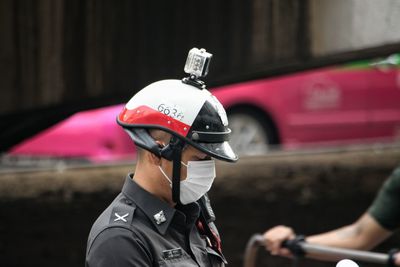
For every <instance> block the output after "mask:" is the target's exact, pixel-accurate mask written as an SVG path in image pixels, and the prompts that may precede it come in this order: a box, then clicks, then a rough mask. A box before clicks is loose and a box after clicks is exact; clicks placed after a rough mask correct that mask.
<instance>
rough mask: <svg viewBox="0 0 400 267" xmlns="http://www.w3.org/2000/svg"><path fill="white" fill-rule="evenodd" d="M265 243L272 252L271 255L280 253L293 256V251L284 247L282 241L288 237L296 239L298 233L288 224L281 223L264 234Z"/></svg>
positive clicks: (280, 254)
mask: <svg viewBox="0 0 400 267" xmlns="http://www.w3.org/2000/svg"><path fill="white" fill-rule="evenodd" d="M263 237H264V240H265V241H264V245H265V248H266V249H267V250H268V251H269V252H270V253H271V255H279V256H285V257H291V256H292V253H291V252H290V251H289V250H288V249H286V248H282V247H281V246H282V242H283V241H285V240H288V239H294V238H295V237H296V234H295V233H294V231H293V229H292V228H290V227H287V226H283V225H279V226H275V227H273V228H271V229H269V230H267V231H266V232H265V233H264V234H263Z"/></svg>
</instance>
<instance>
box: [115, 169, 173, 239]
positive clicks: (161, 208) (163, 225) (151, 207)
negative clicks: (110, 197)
mask: <svg viewBox="0 0 400 267" xmlns="http://www.w3.org/2000/svg"><path fill="white" fill-rule="evenodd" d="M132 176H133V174H128V175H127V177H126V179H125V183H124V186H123V187H122V193H123V194H124V195H125V196H126V197H127V198H129V199H130V200H132V201H133V202H134V203H135V204H136V205H137V206H138V207H139V208H140V209H141V210H142V211H143V212H144V214H145V215H146V216H147V217H148V219H149V220H150V221H151V222H152V223H153V225H154V227H155V228H156V229H157V231H158V232H159V233H160V234H162V235H164V234H165V232H166V231H167V229H168V227H169V225H170V223H171V221H172V219H173V217H174V214H175V211H176V210H175V209H174V208H172V207H171V206H169V205H168V203H166V202H165V201H163V200H161V199H159V198H157V197H156V196H154V195H153V194H151V193H149V192H148V191H146V190H144V189H143V188H142V187H140V186H139V185H138V184H137V183H136V182H135V181H134V180H133V179H132ZM160 212H161V213H162V214H160ZM156 214H159V216H158V218H159V220H158V223H157V219H156V218H155V216H157V215H156ZM160 217H161V220H160ZM164 219H165V220H164Z"/></svg>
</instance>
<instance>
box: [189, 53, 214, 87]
mask: <svg viewBox="0 0 400 267" xmlns="http://www.w3.org/2000/svg"><path fill="white" fill-rule="evenodd" d="M211 58H212V54H210V53H208V52H206V50H205V49H204V48H201V49H198V48H196V47H194V48H192V49H190V51H189V54H188V57H187V59H186V64H185V68H184V71H185V72H186V73H187V74H189V77H186V78H183V79H182V82H184V83H186V84H190V85H193V86H195V87H197V88H199V89H205V88H206V84H205V83H204V82H203V81H202V80H200V79H199V78H202V77H206V76H207V74H208V67H209V65H210V61H211Z"/></svg>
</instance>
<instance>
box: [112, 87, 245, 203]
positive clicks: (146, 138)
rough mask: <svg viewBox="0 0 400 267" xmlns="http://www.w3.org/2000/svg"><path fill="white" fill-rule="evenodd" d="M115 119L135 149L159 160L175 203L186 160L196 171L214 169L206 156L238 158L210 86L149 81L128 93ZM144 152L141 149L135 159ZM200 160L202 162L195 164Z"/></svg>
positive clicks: (222, 114)
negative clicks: (132, 93) (141, 87)
mask: <svg viewBox="0 0 400 267" xmlns="http://www.w3.org/2000/svg"><path fill="white" fill-rule="evenodd" d="M117 121H118V123H119V124H120V125H121V126H122V127H123V128H124V129H125V130H126V131H127V133H128V134H129V135H130V136H131V138H132V139H133V141H134V142H135V144H136V145H137V147H140V148H141V149H144V150H146V151H148V152H150V154H152V156H151V157H153V159H154V160H153V162H154V161H156V158H158V160H159V161H160V166H161V167H162V168H161V170H160V171H161V172H164V173H163V175H164V176H166V177H167V178H168V179H170V180H171V183H172V193H173V199H174V202H181V201H180V200H181V199H180V197H182V196H180V180H181V177H186V174H185V173H184V172H185V169H186V166H185V164H186V163H187V162H189V165H188V168H189V169H191V170H192V171H191V172H193V173H198V172H200V171H199V170H200V169H201V170H202V171H203V172H204V171H205V169H206V167H208V168H210V169H211V168H213V165H212V162H210V161H205V160H206V159H211V158H216V159H220V160H224V161H228V162H235V161H236V160H237V159H238V158H237V156H236V154H235V153H234V152H233V150H232V149H231V147H230V145H229V143H228V140H229V135H230V129H229V128H228V120H227V117H226V113H225V110H224V108H223V107H222V105H221V104H220V102H219V101H218V100H217V99H216V98H215V97H214V96H213V95H212V94H211V93H210V92H209V91H208V90H206V89H202V88H197V87H195V86H193V85H190V84H187V83H184V82H182V81H180V80H163V81H159V82H155V83H153V84H150V85H148V86H147V87H145V88H144V89H142V90H141V91H139V92H138V93H137V94H136V95H135V96H133V97H132V99H131V100H130V101H129V102H128V103H127V104H126V106H125V108H124V109H123V110H122V112H121V113H120V114H119V116H118V118H117ZM139 151H140V149H139ZM143 154H146V153H145V152H144V151H140V152H139V157H142V155H143ZM199 160H202V161H205V162H204V163H201V164H196V163H194V162H195V161H199ZM181 162H183V164H181ZM141 163H142V162H141ZM186 165H187V164H186ZM209 176H211V175H209ZM201 181H203V180H201Z"/></svg>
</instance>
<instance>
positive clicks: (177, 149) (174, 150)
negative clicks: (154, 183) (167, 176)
mask: <svg viewBox="0 0 400 267" xmlns="http://www.w3.org/2000/svg"><path fill="white" fill-rule="evenodd" d="M184 145H185V142H184V141H183V140H181V139H179V138H175V137H172V138H171V141H170V143H169V144H168V145H167V147H165V148H164V149H163V150H164V151H163V152H164V153H165V154H167V155H168V154H169V155H170V159H171V160H172V200H173V201H174V202H175V203H178V204H180V203H181V200H180V183H181V157H182V150H183V147H184ZM168 150H169V151H168ZM164 153H162V154H164Z"/></svg>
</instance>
